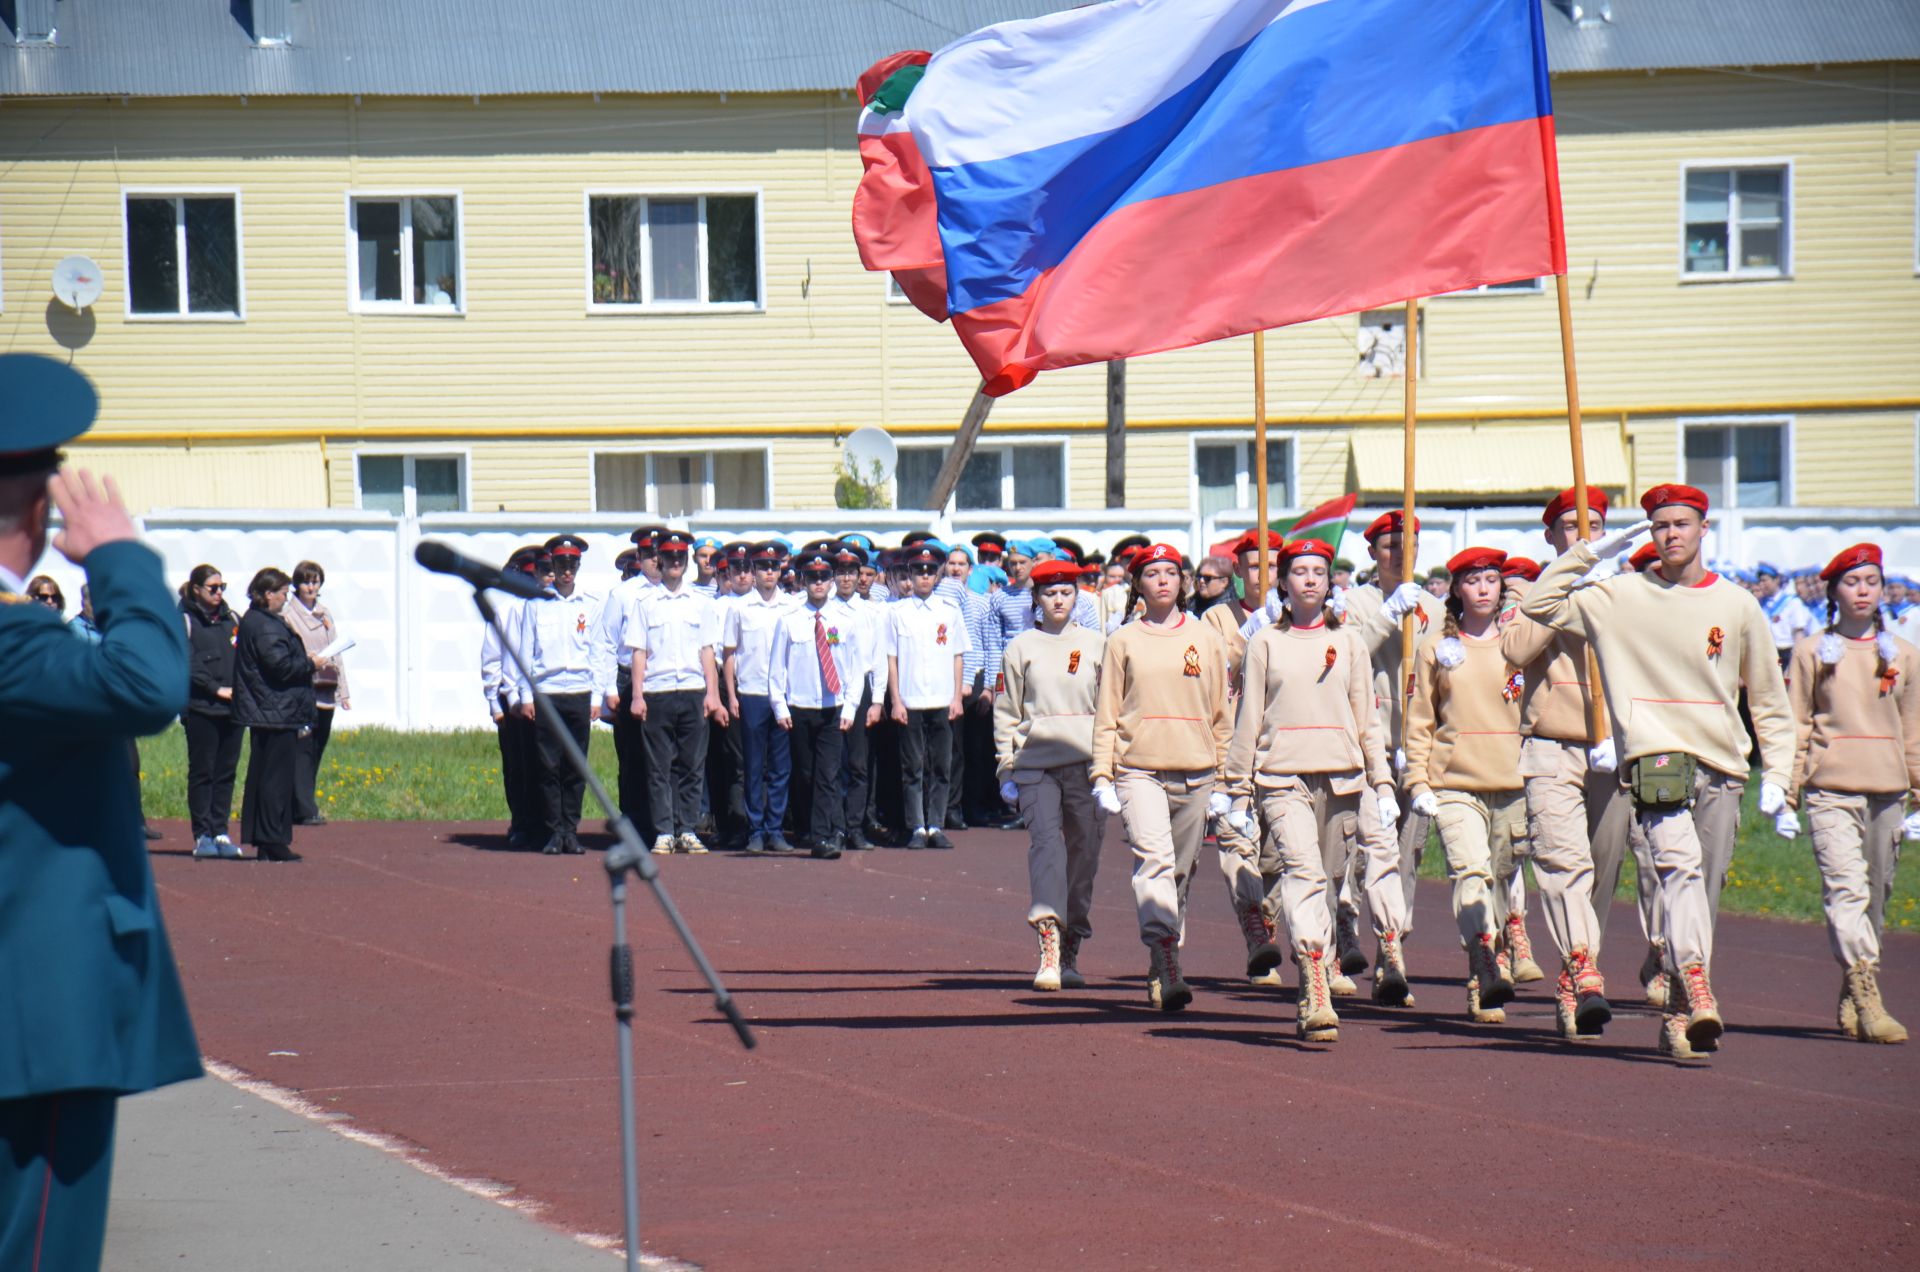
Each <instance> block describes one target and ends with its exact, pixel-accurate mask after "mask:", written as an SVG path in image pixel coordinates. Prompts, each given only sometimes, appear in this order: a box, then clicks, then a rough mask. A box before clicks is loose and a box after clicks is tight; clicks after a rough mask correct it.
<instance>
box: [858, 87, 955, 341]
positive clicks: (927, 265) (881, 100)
mask: <svg viewBox="0 0 1920 1272" xmlns="http://www.w3.org/2000/svg"><path fill="white" fill-rule="evenodd" d="M932 56H933V55H932V54H931V53H927V52H925V51H923V50H919V49H913V50H909V51H907V52H905V53H895V54H894V55H893V56H892V57H886V58H882V59H881V60H879V61H878V62H875V63H874V64H873V65H872V66H870V67H868V68H867V71H866V73H865V74H864V75H862V76H861V77H860V81H859V83H858V85H857V86H856V87H857V90H858V92H859V94H860V106H861V110H860V163H861V166H862V167H863V168H864V169H865V171H864V172H863V173H862V174H861V177H860V185H859V187H858V188H857V189H855V190H854V192H853V241H854V243H855V244H856V245H858V247H859V249H860V263H861V264H863V265H865V266H866V267H867V268H868V269H870V270H887V271H889V272H891V273H892V274H893V278H894V281H895V282H897V283H898V284H900V290H901V291H902V292H903V293H905V295H906V297H907V299H908V300H910V301H912V302H913V305H914V308H916V309H918V310H919V311H920V312H921V313H924V314H926V315H927V317H929V318H932V319H934V320H935V321H936V322H945V321H946V320H947V266H946V258H945V256H944V254H943V253H942V251H941V248H940V220H939V213H938V210H937V208H936V207H935V205H934V193H933V174H932V173H931V172H930V171H928V169H927V161H926V160H925V159H924V158H922V157H921V155H920V147H919V146H918V145H917V144H916V143H915V142H914V139H913V134H912V133H910V132H908V131H907V122H906V105H907V98H908V97H909V96H911V95H912V93H913V90H914V87H915V86H916V85H918V84H919V83H920V77H921V76H922V75H924V74H926V70H927V62H928V61H929V60H930V59H931V58H932Z"/></svg>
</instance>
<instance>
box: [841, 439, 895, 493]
mask: <svg viewBox="0 0 1920 1272" xmlns="http://www.w3.org/2000/svg"><path fill="white" fill-rule="evenodd" d="M899 462H900V448H899V447H898V446H895V445H894V444H893V438H892V436H890V435H889V434H888V432H887V430H886V429H884V428H874V427H873V426H872V425H868V426H866V427H865V428H856V429H854V430H853V432H852V433H850V434H848V435H847V445H846V463H847V468H848V469H849V470H850V471H852V472H854V473H856V474H858V476H859V477H860V479H861V480H862V481H872V482H875V483H878V482H883V481H889V480H891V479H892V478H893V470H894V467H895V466H896V465H898V464H899ZM876 472H877V475H876Z"/></svg>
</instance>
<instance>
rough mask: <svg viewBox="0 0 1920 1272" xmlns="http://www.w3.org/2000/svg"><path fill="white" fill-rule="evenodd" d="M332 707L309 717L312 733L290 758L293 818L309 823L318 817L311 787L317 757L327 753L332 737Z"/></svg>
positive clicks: (317, 772) (317, 771)
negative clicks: (311, 717)
mask: <svg viewBox="0 0 1920 1272" xmlns="http://www.w3.org/2000/svg"><path fill="white" fill-rule="evenodd" d="M333 712H334V708H332V707H319V708H316V709H315V710H314V713H313V731H312V732H310V733H308V734H307V736H306V737H304V738H302V739H300V749H299V750H298V751H296V752H295V753H294V757H293V817H294V820H295V821H312V820H313V819H314V818H316V817H318V816H319V815H320V805H319V803H318V801H317V800H316V799H315V797H314V783H315V782H316V781H317V780H318V779H319V777H320V757H321V756H323V755H325V754H326V753H327V739H328V738H331V737H332V736H333Z"/></svg>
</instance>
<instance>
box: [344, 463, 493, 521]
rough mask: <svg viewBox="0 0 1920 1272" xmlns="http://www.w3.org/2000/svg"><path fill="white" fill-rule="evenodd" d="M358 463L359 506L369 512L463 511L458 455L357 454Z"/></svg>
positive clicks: (413, 514) (463, 491) (464, 501)
mask: <svg viewBox="0 0 1920 1272" xmlns="http://www.w3.org/2000/svg"><path fill="white" fill-rule="evenodd" d="M357 460H358V463H357V465H356V469H357V475H358V478H359V482H360V506H361V508H363V509H365V510H366V511H368V512H384V513H389V514H391V515H393V516H396V517H417V516H420V515H421V514H423V513H428V512H464V511H466V507H467V497H466V489H465V483H463V482H462V481H461V466H462V463H463V461H462V459H461V457H460V456H458V455H360V456H358V457H357Z"/></svg>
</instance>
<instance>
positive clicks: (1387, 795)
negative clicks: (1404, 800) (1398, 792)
mask: <svg viewBox="0 0 1920 1272" xmlns="http://www.w3.org/2000/svg"><path fill="white" fill-rule="evenodd" d="M1374 798H1375V799H1377V800H1379V801H1380V824H1381V825H1383V826H1398V825H1399V824H1400V801H1399V800H1397V799H1395V798H1394V797H1393V791H1392V790H1391V789H1390V788H1388V787H1385V786H1382V787H1381V788H1380V791H1379V793H1378V794H1377V795H1375V796H1374Z"/></svg>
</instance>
